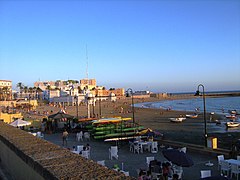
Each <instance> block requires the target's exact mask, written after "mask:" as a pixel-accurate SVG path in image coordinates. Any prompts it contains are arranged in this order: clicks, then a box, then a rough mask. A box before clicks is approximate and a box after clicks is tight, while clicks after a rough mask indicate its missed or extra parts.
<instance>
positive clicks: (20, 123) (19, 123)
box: [10, 119, 31, 127]
mask: <svg viewBox="0 0 240 180" xmlns="http://www.w3.org/2000/svg"><path fill="white" fill-rule="evenodd" d="M30 124H31V122H28V121H24V120H22V119H17V120H15V121H13V122H12V123H10V125H11V126H14V127H22V126H27V125H30Z"/></svg>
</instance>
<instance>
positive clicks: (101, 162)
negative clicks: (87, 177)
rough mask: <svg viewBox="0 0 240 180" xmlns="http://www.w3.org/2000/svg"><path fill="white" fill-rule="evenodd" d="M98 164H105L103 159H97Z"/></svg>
mask: <svg viewBox="0 0 240 180" xmlns="http://www.w3.org/2000/svg"><path fill="white" fill-rule="evenodd" d="M97 163H98V164H100V165H102V166H105V160H101V161H97Z"/></svg>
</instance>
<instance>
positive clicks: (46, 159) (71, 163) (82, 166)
mask: <svg viewBox="0 0 240 180" xmlns="http://www.w3.org/2000/svg"><path fill="white" fill-rule="evenodd" d="M0 162H1V163H2V165H3V166H4V167H5V168H6V169H7V170H8V171H9V172H10V174H11V175H12V177H13V178H15V179H20V180H21V179H24V180H26V179H40V180H41V179H50V180H51V179H72V180H74V179H76V180H77V179H132V177H126V176H125V175H124V174H122V173H120V172H116V171H114V170H111V169H108V168H107V167H104V166H101V165H99V164H97V163H96V162H94V161H92V160H87V159H85V158H83V157H81V156H80V155H78V154H74V153H71V152H70V151H69V150H67V149H64V148H62V147H60V146H57V145H55V144H52V143H50V142H48V141H45V140H43V139H40V138H37V137H35V136H33V135H31V134H29V133H28V132H25V131H23V130H20V129H17V128H14V127H12V126H10V125H8V124H6V123H4V122H0Z"/></svg>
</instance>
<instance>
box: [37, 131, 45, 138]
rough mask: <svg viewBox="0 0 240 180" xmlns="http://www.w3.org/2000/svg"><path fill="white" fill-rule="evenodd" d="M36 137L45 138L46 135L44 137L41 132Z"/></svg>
mask: <svg viewBox="0 0 240 180" xmlns="http://www.w3.org/2000/svg"><path fill="white" fill-rule="evenodd" d="M36 136H37V137H38V138H44V135H43V134H42V133H41V132H40V131H39V132H37V134H36Z"/></svg>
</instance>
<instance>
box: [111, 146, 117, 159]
mask: <svg viewBox="0 0 240 180" xmlns="http://www.w3.org/2000/svg"><path fill="white" fill-rule="evenodd" d="M113 157H114V158H116V159H118V147H117V146H111V148H109V159H111V160H112V158H113Z"/></svg>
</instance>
